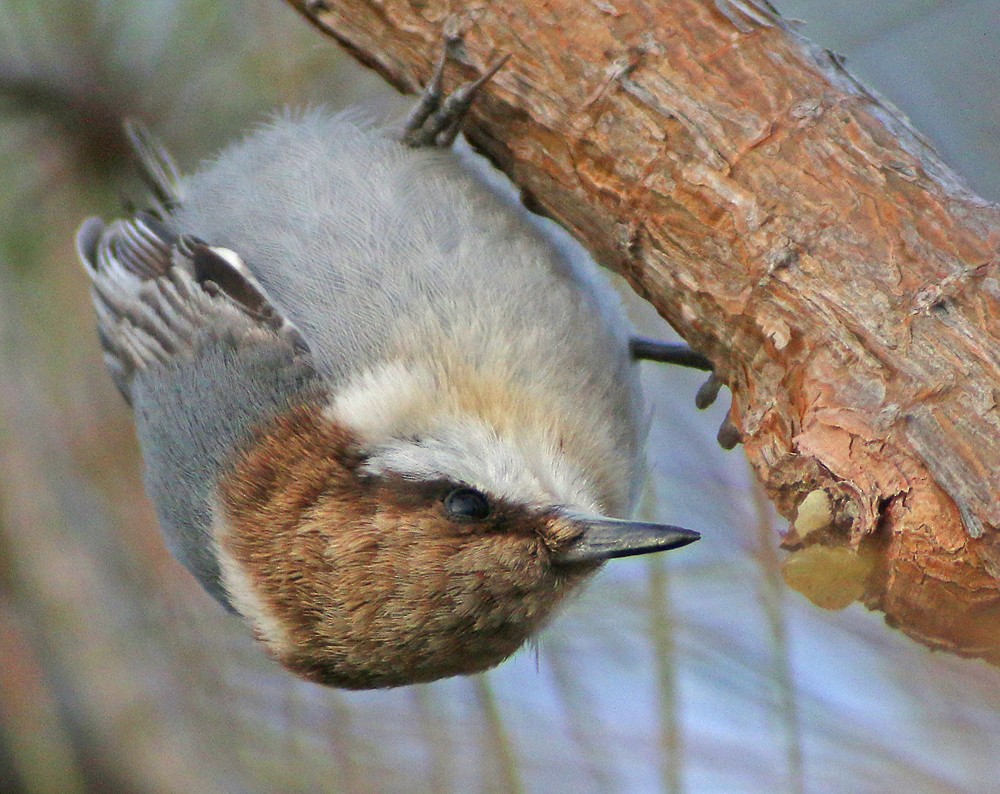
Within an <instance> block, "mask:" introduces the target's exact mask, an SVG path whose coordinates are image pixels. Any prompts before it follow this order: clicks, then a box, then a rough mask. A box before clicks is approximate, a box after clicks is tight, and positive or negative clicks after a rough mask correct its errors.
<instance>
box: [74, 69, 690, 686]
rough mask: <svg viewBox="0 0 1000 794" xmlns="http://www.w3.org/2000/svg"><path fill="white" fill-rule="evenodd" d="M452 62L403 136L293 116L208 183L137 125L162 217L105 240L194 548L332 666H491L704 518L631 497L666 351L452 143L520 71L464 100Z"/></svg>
mask: <svg viewBox="0 0 1000 794" xmlns="http://www.w3.org/2000/svg"><path fill="white" fill-rule="evenodd" d="M444 65H445V57H444V56H442V58H441V60H440V61H439V63H438V64H437V67H436V70H435V73H434V77H433V79H432V80H431V82H430V84H429V86H428V88H427V90H426V91H425V93H424V96H423V98H422V99H421V100H420V102H419V104H418V105H417V107H416V109H415V110H414V112H413V113H412V114H411V116H410V118H409V120H408V121H407V123H406V125H405V127H404V128H403V129H402V131H401V132H395V133H393V132H387V131H385V130H379V129H376V128H375V127H373V126H372V125H371V124H370V123H367V122H365V121H363V120H362V119H361V118H360V117H359V116H358V115H357V114H352V113H350V112H348V113H340V114H330V113H327V112H325V111H322V110H310V111H307V112H304V113H301V114H298V115H294V114H285V115H283V116H280V117H277V118H275V119H273V120H272V121H271V122H270V123H269V124H267V125H265V126H263V127H261V128H259V129H257V130H256V131H254V132H252V133H251V134H250V135H249V136H247V137H246V138H245V139H243V140H242V141H240V142H238V143H236V144H234V145H232V146H230V147H229V148H228V149H226V150H225V151H223V152H222V154H220V155H219V156H218V157H217V158H216V159H215V160H213V161H211V162H210V163H208V164H207V165H206V166H205V167H204V168H202V170H200V171H199V172H197V173H195V174H194V175H192V176H189V177H186V178H180V177H179V176H178V175H177V171H176V169H175V168H174V166H173V163H172V161H171V160H170V158H169V156H168V155H167V154H166V152H164V151H163V150H162V149H161V148H160V147H158V145H157V144H155V142H154V141H153V140H152V138H151V137H150V136H149V135H148V133H146V132H145V131H144V130H143V129H142V128H141V127H139V126H137V125H132V126H131V127H130V128H129V130H130V135H131V137H132V140H133V144H134V146H135V148H136V149H137V152H138V154H139V156H140V161H141V163H142V165H143V170H144V173H145V177H146V180H147V183H148V184H149V186H150V188H151V192H152V194H153V199H154V201H153V204H154V208H153V209H152V210H149V211H146V212H139V213H138V214H136V215H134V216H133V217H131V218H129V219H127V220H118V221H115V222H113V223H111V224H105V223H103V222H102V221H101V220H100V219H99V218H91V219H89V220H88V221H86V222H85V223H84V224H83V226H82V227H81V229H80V231H79V233H78V236H77V246H78V250H79V254H80V257H81V259H82V260H83V262H84V264H85V265H86V268H87V271H88V273H89V275H90V278H91V279H92V282H93V290H92V293H93V300H94V305H95V306H96V309H97V316H98V331H99V335H100V340H101V343H102V345H103V348H104V353H105V361H106V362H107V366H108V368H109V370H110V372H111V375H112V377H113V378H114V381H115V383H116V385H117V386H118V388H119V390H120V391H121V392H122V394H123V395H124V396H125V398H126V400H127V401H128V402H129V403H130V405H131V406H132V408H133V411H134V414H135V422H136V428H137V432H138V436H139V441H140V444H141V447H142V452H143V455H144V459H145V484H146V488H147V491H148V493H149V496H150V497H151V499H152V500H153V502H154V504H155V506H156V510H157V514H158V516H159V520H160V523H161V525H162V528H163V532H164V535H165V537H166V541H167V544H168V546H169V547H170V550H171V552H172V553H173V554H174V555H175V556H176V557H177V559H179V560H180V562H181V563H183V564H184V565H185V566H186V567H187V568H188V570H189V571H190V572H191V573H192V574H194V576H195V577H197V579H198V581H199V582H200V583H201V584H202V585H203V586H204V588H205V589H206V590H207V591H208V592H209V593H210V594H211V595H212V596H214V597H215V598H216V599H217V600H218V601H219V602H221V603H222V604H223V605H224V606H225V607H227V608H228V609H230V610H231V611H234V612H237V613H238V614H239V615H241V616H242V617H243V618H244V619H245V620H246V621H247V622H248V623H249V624H250V625H251V626H252V628H253V631H254V633H255V634H256V636H257V637H258V639H260V640H261V641H262V642H263V643H264V645H265V646H266V648H267V650H268V652H269V653H270V654H271V655H272V656H274V657H275V658H276V659H278V660H279V661H280V662H281V663H282V664H284V665H285V666H286V667H287V668H289V669H290V670H292V671H294V672H295V673H297V674H299V675H301V676H303V677H305V678H308V679H310V680H313V681H317V682H320V683H323V684H330V685H334V686H341V687H348V688H370V687H384V686H396V685H401V684H410V683H415V682H421V681H432V680H435V679H438V678H442V677H445V676H451V675H456V674H464V673H472V672H476V671H480V670H485V669H487V668H489V667H492V666H494V665H496V664H498V663H499V662H501V661H502V660H504V659H505V658H507V657H508V656H510V655H511V654H512V653H513V652H514V651H515V650H516V649H517V648H518V647H519V646H520V645H521V644H522V643H523V642H524V641H525V640H526V639H527V638H529V637H530V636H531V635H532V634H533V633H534V632H536V631H537V630H538V629H539V628H540V627H541V626H542V624H543V623H544V622H545V620H546V618H548V616H549V615H550V613H551V612H552V610H553V608H554V607H555V606H556V605H557V604H558V603H559V602H560V601H561V600H562V599H563V598H564V597H565V596H566V595H567V594H569V593H570V592H571V591H573V590H574V589H576V588H577V587H578V586H579V585H580V584H581V583H582V582H584V581H585V580H586V579H587V578H588V577H589V576H590V575H591V574H593V573H594V572H595V571H596V570H597V568H598V567H599V566H600V564H601V563H602V562H603V561H604V560H607V559H609V558H612V557H622V556H627V555H631V554H644V553H646V552H652V551H660V550H663V549H673V548H676V547H678V546H683V545H685V544H687V543H690V542H691V541H693V540H695V539H697V538H698V534H697V533H696V532H692V531H690V530H686V529H680V528H676V527H670V526H662V525H657V524H649V523H643V522H636V521H629V520H625V519H622V518H613V517H612V516H628V515H629V514H630V512H631V510H632V508H633V505H634V503H635V501H636V497H637V493H638V491H639V487H640V483H641V481H642V479H643V455H642V446H643V441H644V425H645V417H644V409H643V406H642V399H641V395H640V389H639V382H638V378H637V373H636V368H637V366H636V364H635V361H634V358H635V356H634V355H633V352H635V353H636V354H637V355H641V356H644V357H650V356H651V355H652V353H651V352H650V351H649V350H646V351H645V353H643V352H642V351H643V349H644V348H643V346H644V345H646V346H647V347H648V345H649V343H648V341H636V340H631V339H630V336H629V331H628V326H627V323H626V320H625V318H624V316H623V313H622V310H621V307H620V305H619V303H618V301H617V299H616V296H615V295H614V293H613V292H612V291H611V289H610V288H609V286H608V285H607V284H606V283H605V282H604V281H603V279H602V277H601V275H600V274H599V273H598V272H597V267H596V266H595V265H594V264H593V262H592V261H591V260H590V259H589V258H587V257H586V255H585V254H583V252H582V251H580V250H573V251H569V250H568V248H567V246H566V244H564V243H560V244H558V245H557V244H555V243H554V242H553V241H552V240H551V239H549V237H548V235H547V234H546V232H545V231H544V230H543V229H542V227H541V225H540V224H539V223H538V221H537V219H534V218H533V216H530V215H529V213H528V212H527V210H525V209H524V208H523V207H522V206H521V205H520V203H519V202H516V201H512V200H511V199H510V198H509V197H505V196H504V195H502V194H501V193H499V192H497V190H496V189H494V188H493V187H491V186H489V185H488V184H487V183H486V181H485V180H484V177H483V176H482V175H481V174H479V173H477V172H475V171H474V170H470V169H469V168H468V167H467V166H466V165H465V164H463V162H462V160H461V158H460V157H459V156H458V155H456V153H455V152H453V151H451V150H450V149H451V147H450V144H451V143H452V141H453V139H454V137H455V135H456V134H457V132H458V129H459V126H460V123H461V120H462V117H463V115H464V114H465V111H466V110H467V108H468V106H469V104H470V103H471V100H472V97H473V94H474V93H475V90H476V88H477V87H478V86H479V85H480V84H481V83H482V82H484V81H485V80H486V79H488V78H489V77H490V76H491V75H492V73H493V71H495V68H494V69H493V70H490V72H489V73H487V74H486V75H484V76H483V78H481V79H480V80H479V81H477V82H475V83H470V84H466V85H464V86H462V87H461V88H459V89H458V90H457V91H455V92H454V93H453V94H452V95H451V96H449V97H447V98H443V97H442V92H441V74H442V71H443V68H444ZM498 66H499V64H498ZM630 345H631V349H630ZM653 348H656V351H658V353H659V354H660V355H657V356H656V357H658V358H661V359H662V358H664V357H665V358H666V359H667V360H673V359H676V361H677V363H687V364H689V365H690V363H691V362H690V361H689V360H687V359H688V358H690V357H691V356H692V355H693V356H694V359H696V361H695V365H696V366H705V365H706V364H705V362H704V360H702V359H701V358H700V357H698V356H697V354H692V353H691V351H690V350H688V349H687V348H683V346H675V347H671V346H662V345H661V346H659V347H657V346H656V345H655V344H654V345H653ZM656 351H654V352H656ZM671 351H673V352H671ZM675 354H676V355H675Z"/></svg>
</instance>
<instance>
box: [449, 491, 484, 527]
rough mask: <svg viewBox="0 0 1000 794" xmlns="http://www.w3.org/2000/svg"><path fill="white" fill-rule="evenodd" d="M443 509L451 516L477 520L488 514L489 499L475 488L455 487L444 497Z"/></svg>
mask: <svg viewBox="0 0 1000 794" xmlns="http://www.w3.org/2000/svg"><path fill="white" fill-rule="evenodd" d="M444 509H445V510H447V511H448V515H450V516H451V517H452V518H464V519H469V520H472V521H478V520H479V519H481V518H486V516H488V515H489V514H490V500H489V499H487V498H486V495H485V494H482V493H480V492H479V491H477V490H476V489H475V488H464V487H463V488H456V489H455V490H454V491H452V492H451V493H449V494H448V495H447V496H446V497H445V498H444Z"/></svg>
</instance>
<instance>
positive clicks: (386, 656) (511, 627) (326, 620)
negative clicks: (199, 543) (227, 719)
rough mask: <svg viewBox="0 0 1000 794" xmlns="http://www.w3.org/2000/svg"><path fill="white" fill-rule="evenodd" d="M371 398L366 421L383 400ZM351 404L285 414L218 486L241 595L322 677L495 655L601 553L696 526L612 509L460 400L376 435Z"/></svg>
mask: <svg viewBox="0 0 1000 794" xmlns="http://www.w3.org/2000/svg"><path fill="white" fill-rule="evenodd" d="M365 406H366V410H365V412H364V415H365V416H366V417H368V419H369V420H371V416H372V413H373V411H374V412H375V413H377V405H373V404H372V402H371V401H367V402H366V403H365ZM352 411H353V408H352V406H351V403H350V400H347V401H346V402H345V401H343V400H342V401H340V402H339V403H335V404H334V405H333V406H332V407H331V406H326V407H325V408H323V407H319V406H308V405H307V406H302V407H299V408H296V409H293V410H290V411H288V412H287V413H286V414H283V415H282V416H281V417H279V418H277V419H276V420H275V421H274V422H273V423H272V424H271V425H270V426H269V427H267V428H266V429H265V430H264V431H263V432H261V433H259V434H258V436H257V438H256V441H255V443H254V444H253V445H252V446H251V447H249V449H248V450H247V451H246V452H245V453H244V455H243V456H242V458H241V460H240V461H239V462H238V463H237V464H236V465H235V467H234V468H233V470H232V471H231V472H230V473H229V474H228V475H227V476H226V477H225V478H223V480H222V481H221V483H220V488H219V504H218V507H217V510H216V528H215V536H216V540H217V543H218V549H219V560H220V568H221V570H222V576H223V582H224V584H225V587H226V589H227V592H228V593H229V595H230V599H231V602H232V604H233V606H234V607H235V608H236V609H237V611H239V612H240V613H241V614H242V615H243V616H244V617H245V618H246V619H247V620H249V621H250V623H251V624H252V625H253V627H254V629H255V632H256V634H257V636H258V638H259V639H260V640H262V641H263V642H264V644H265V646H266V647H267V648H268V650H269V652H270V653H271V654H272V655H273V656H274V657H275V658H277V659H278V660H279V661H280V662H281V663H282V664H283V665H285V666H286V667H287V668H289V669H290V670H292V671H293V672H295V673H296V674H298V675H301V676H302V677H305V678H307V679H310V680H312V681H316V682H318V683H322V684H327V685H332V686H339V687H344V688H354V689H363V688H373V687H385V686H398V685H403V684H411V683H418V682H425V681H432V680H435V679H439V678H444V677H447V676H452V675H460V674H467V673H474V672H478V671H481V670H485V669H488V668H490V667H493V666H494V665H496V664H498V663H500V662H501V661H503V660H504V659H506V658H507V657H508V656H510V655H511V654H512V653H513V652H514V651H516V650H517V649H518V648H519V647H520V646H521V645H522V644H523V643H524V642H525V640H527V639H528V638H529V637H531V636H532V635H533V634H535V633H536V632H537V631H538V629H539V628H540V627H541V626H543V625H544V624H545V622H546V620H547V619H548V618H549V617H550V615H551V614H552V612H553V610H554V609H555V608H556V606H557V605H558V604H559V603H560V602H562V601H563V599H564V598H565V597H566V596H567V595H568V594H569V593H571V592H572V591H573V590H574V589H575V588H577V587H578V586H579V585H580V584H581V583H583V582H584V581H585V580H586V579H587V578H588V577H589V576H590V575H591V574H593V573H594V571H596V569H597V568H598V567H599V566H600V564H601V563H602V562H603V561H605V560H606V559H609V558H612V557H619V556H627V555H631V554H642V553H646V552H652V551H660V550H664V549H670V548H676V547H678V546H682V545H686V544H687V543H690V542H691V541H693V540H695V539H697V537H698V535H697V533H694V532H691V531H689V530H683V529H678V528H675V527H668V526H661V525H655V524H647V523H642V522H632V521H624V520H620V519H612V518H607V517H605V516H603V515H601V514H600V512H599V511H598V510H596V509H594V508H595V506H594V504H593V503H592V500H591V499H590V498H589V497H588V496H587V495H586V493H587V486H586V482H587V477H586V476H585V474H582V473H580V472H579V471H577V470H576V469H577V467H575V466H574V465H573V463H572V461H568V460H565V459H564V458H565V456H564V455H561V454H560V452H559V450H558V449H557V448H555V447H554V445H551V444H547V445H544V446H545V449H546V451H541V449H540V448H533V445H532V444H531V443H527V442H522V443H518V441H517V439H516V438H510V437H505V436H504V434H503V433H501V432H499V431H498V430H497V429H496V428H493V427H490V426H488V425H487V424H484V423H482V422H478V421H471V420H467V421H458V420H456V419H455V416H454V414H453V413H452V414H449V417H450V418H448V419H447V420H445V419H441V418H438V419H436V420H434V421H431V420H429V419H427V418H426V417H425V419H424V420H423V421H422V422H419V423H416V424H414V423H411V422H402V423H401V422H399V421H387V420H386V417H384V416H383V417H381V418H379V419H378V422H377V424H378V425H379V427H381V428H382V431H381V432H378V433H375V432H373V431H372V430H371V428H370V427H367V426H365V425H364V423H363V422H361V421H354V419H353V414H352ZM396 419H397V420H398V416H397V417H396ZM387 427H388V428H390V429H389V430H386V428H387ZM536 446H537V445H536ZM560 496H561V497H562V498H560Z"/></svg>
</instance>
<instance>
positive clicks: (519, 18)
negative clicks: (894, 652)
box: [291, 0, 1000, 663]
mask: <svg viewBox="0 0 1000 794" xmlns="http://www.w3.org/2000/svg"><path fill="white" fill-rule="evenodd" d="M291 1H292V4H293V5H295V6H296V7H297V8H299V10H301V11H303V13H305V14H306V15H307V16H310V15H311V17H312V18H313V20H314V21H315V22H316V24H317V25H318V26H319V27H321V28H322V29H324V30H326V31H327V32H328V33H330V34H331V35H333V36H334V37H335V38H337V39H338V40H339V41H340V42H341V43H342V44H344V45H345V46H346V47H347V48H348V49H349V50H350V51H351V52H352V53H353V54H354V55H355V56H357V57H358V58H360V59H361V60H362V61H364V62H365V63H367V64H369V65H370V66H373V67H374V68H376V69H377V70H378V71H379V72H381V73H382V74H383V75H384V76H385V77H386V78H387V79H388V80H389V81H390V82H392V83H393V84H394V85H396V86H398V87H401V88H404V89H407V90H415V89H416V88H417V87H418V85H419V84H421V83H422V82H423V81H424V80H426V78H427V76H428V74H429V72H430V67H431V64H432V62H433V60H434V57H435V55H436V54H437V53H438V52H439V49H440V46H441V36H442V31H443V30H444V29H445V27H446V26H457V27H460V28H461V29H463V30H464V31H465V39H464V46H463V48H462V49H461V50H460V52H459V60H460V64H459V65H457V66H453V67H452V71H451V73H450V76H451V79H453V80H456V79H458V78H459V77H461V78H470V77H472V76H474V75H477V74H480V73H482V71H483V70H484V69H485V68H486V67H487V66H488V65H489V64H491V63H493V62H494V61H495V60H496V59H497V58H498V57H499V56H500V55H502V54H505V53H509V54H511V55H512V56H513V57H512V58H511V61H510V63H509V64H508V65H507V66H506V67H505V68H504V69H503V70H502V71H501V73H500V74H499V75H498V76H497V77H496V78H495V79H494V80H493V81H492V82H491V83H490V84H489V86H488V87H487V89H486V91H485V92H484V94H483V95H482V96H481V98H480V100H479V101H478V102H477V104H476V107H475V108H474V110H473V114H472V117H471V119H470V121H469V123H468V125H467V130H468V135H469V137H470V138H471V139H472V140H473V141H474V143H475V144H476V145H477V146H478V147H480V148H481V149H482V150H483V151H484V152H485V153H486V154H487V155H488V156H489V157H490V158H491V159H493V161H494V162H495V163H497V165H499V166H500V167H501V168H502V169H503V170H504V171H506V172H507V173H508V174H510V175H511V177H512V178H513V180H514V181H515V182H516V183H517V184H518V185H520V186H521V187H522V188H523V189H524V191H525V194H526V197H527V198H528V200H529V202H530V203H531V204H533V205H535V206H537V207H539V208H541V209H542V210H543V211H544V212H545V213H546V214H548V215H550V216H552V217H553V218H555V219H556V220H558V221H559V222H560V223H562V224H563V225H564V226H566V228H568V229H569V230H570V231H571V232H572V233H573V234H574V235H576V236H577V237H578V238H579V239H580V240H581V241H583V242H584V244H585V245H587V246H588V248H589V249H590V250H591V251H592V252H593V254H594V255H595V257H596V258H597V259H598V260H599V261H601V262H602V263H603V264H605V265H607V266H609V267H611V268H613V269H615V270H617V271H619V272H620V273H622V274H623V275H624V276H625V277H626V278H627V279H628V280H629V282H630V283H631V284H632V285H633V286H634V287H635V288H636V290H638V291H639V292H640V293H641V294H642V295H644V296H645V297H647V298H648V299H649V300H650V301H651V302H652V303H653V304H654V305H655V306H656V308H657V309H658V310H659V311H660V313H661V314H662V315H663V316H664V317H666V318H667V319H668V320H669V321H670V322H671V323H672V324H673V325H674V327H676V328H677V329H678V330H679V331H680V332H681V333H682V334H683V335H684V337H685V338H686V339H688V341H689V342H691V343H692V344H693V345H694V346H695V347H696V348H698V349H700V350H702V351H704V352H706V353H708V354H709V355H710V356H711V357H712V358H713V360H715V361H716V363H717V366H718V368H719V373H720V375H721V376H722V377H723V378H724V380H725V381H726V383H727V384H728V385H729V386H730V388H731V389H732V391H733V395H734V404H733V411H732V419H733V421H734V422H735V423H736V425H737V426H738V427H739V428H740V429H741V431H742V434H743V440H744V447H745V450H746V454H747V455H748V456H749V458H750V460H751V462H752V463H753V465H754V467H755V468H756V470H757V472H758V474H759V475H760V477H761V478H762V479H763V481H764V482H765V484H766V486H767V489H768V493H769V494H770V496H771V498H772V499H773V500H774V502H775V504H776V505H777V507H778V509H779V510H780V511H781V512H782V513H783V514H784V515H785V516H787V517H789V518H790V519H792V520H793V522H795V519H796V518H797V517H798V521H797V522H795V525H794V526H793V529H792V530H791V531H790V533H789V535H788V537H787V538H786V542H785V545H786V547H788V548H790V549H791V550H792V551H793V553H792V555H791V558H790V560H789V565H788V569H787V573H788V576H787V578H788V579H789V581H790V582H792V583H793V584H794V586H796V587H798V588H799V589H802V590H803V591H804V592H807V593H808V594H809V595H810V596H811V597H812V598H813V599H814V600H816V601H817V602H818V603H823V604H825V605H828V606H837V605H841V604H843V603H844V602H845V601H849V600H851V599H852V598H861V599H862V600H863V601H864V602H865V603H866V604H867V605H868V606H869V607H872V608H875V609H880V610H882V611H883V612H884V613H885V615H886V618H887V620H889V622H891V623H893V624H895V625H898V626H899V627H900V628H901V629H902V630H903V631H905V632H907V633H908V634H910V635H912V636H914V637H916V638H918V639H920V640H921V641H923V642H925V643H927V644H928V645H931V646H934V647H940V648H946V649H949V650H952V651H955V652H957V653H961V654H964V655H971V656H980V657H983V658H986V659H989V660H990V661H992V662H994V663H996V662H998V661H1000V591H998V577H1000V533H998V528H1000V502H998V494H1000V409H998V405H997V402H998V399H1000V265H998V254H997V251H998V242H1000V211H998V208H997V207H995V206H992V205H989V204H987V203H986V202H984V201H983V200H981V199H979V198H977V197H976V196H974V195H972V194H971V193H970V192H969V191H968V190H967V189H966V188H965V187H964V186H963V185H962V183H961V182H960V181H959V180H958V179H957V178H956V177H955V176H954V174H953V173H952V172H951V171H950V170H948V168H947V167H946V166H944V165H943V164H942V163H941V162H940V160H939V159H938V157H937V155H936V154H935V153H934V151H933V150H932V149H931V148H930V146H929V145H928V144H927V142H926V141H924V140H923V139H922V138H921V137H920V136H919V135H918V134H917V133H916V132H914V131H913V130H912V129H911V128H910V127H909V125H908V123H907V122H906V121H905V119H903V118H902V117H901V116H900V114H899V113H898V112H897V111H895V110H894V109H892V108H889V107H887V106H886V105H885V104H884V103H883V102H882V101H880V100H879V98H877V97H876V96H873V95H872V94H871V93H869V92H868V91H867V90H866V89H865V88H864V87H862V86H861V85H859V84H858V83H857V82H856V81H855V80H853V78H851V76H850V75H849V74H848V73H847V72H846V71H845V70H844V69H843V67H842V64H841V63H840V62H839V60H838V59H837V58H835V57H833V56H831V55H829V54H828V53H825V52H822V51H820V50H818V49H816V48H814V47H812V46H811V45H810V44H809V43H808V42H806V41H805V40H803V39H802V38H800V37H799V36H798V35H796V34H795V33H794V31H792V30H791V29H790V28H789V27H788V25H786V24H785V23H784V22H783V21H782V20H781V19H780V18H779V17H778V16H777V15H776V14H775V13H774V12H773V11H772V10H771V9H770V8H769V7H767V6H766V4H764V3H756V4H755V3H754V2H751V1H749V0H745V1H743V2H737V1H736V0H716V2H708V0H700V1H699V0H673V1H672V2H669V3H653V2H643V0H592V1H591V2H584V3H580V2H575V1H571V0H549V1H548V2H545V3H538V2H536V1H535V0H510V1H509V2H504V3H494V4H487V3H483V2H476V3H467V4H465V6H464V10H463V8H462V7H461V6H462V4H461V3H457V2H456V3H452V4H450V5H449V4H448V3H444V2H437V1H436V0H427V2H421V3H404V2H391V1H390V2H381V3H379V2H375V0H336V1H335V0H328V2H325V3H312V4H309V3H306V2H302V1H301V0H291ZM307 6H308V7H311V8H312V9H314V11H313V12H310V10H309V8H308V7H307ZM449 9H450V10H449ZM450 11H453V12H454V14H452V13H450ZM810 493H814V496H813V497H812V498H811V499H810V501H809V502H808V503H807V506H806V508H805V509H804V510H803V511H802V512H803V514H802V515H801V516H799V515H798V513H799V506H800V505H801V503H802V502H803V500H804V499H805V498H806V496H807V495H809V494H810ZM806 514H808V515H806ZM807 531H808V537H806V533H807ZM824 549H832V550H833V551H832V553H831V552H830V551H827V550H824Z"/></svg>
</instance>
